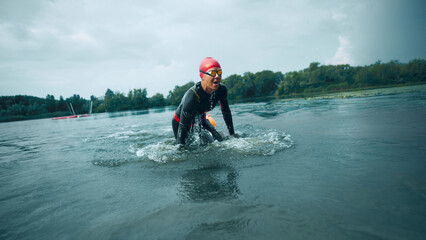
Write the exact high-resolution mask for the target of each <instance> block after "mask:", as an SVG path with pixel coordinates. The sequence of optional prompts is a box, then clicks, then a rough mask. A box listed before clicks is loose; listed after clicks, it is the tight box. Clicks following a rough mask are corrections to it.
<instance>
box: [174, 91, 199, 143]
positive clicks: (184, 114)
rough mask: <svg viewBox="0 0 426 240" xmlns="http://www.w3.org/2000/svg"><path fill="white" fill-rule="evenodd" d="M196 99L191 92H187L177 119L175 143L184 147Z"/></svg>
mask: <svg viewBox="0 0 426 240" xmlns="http://www.w3.org/2000/svg"><path fill="white" fill-rule="evenodd" d="M195 104H196V99H195V96H194V94H193V93H192V91H188V92H187V93H186V94H185V96H184V97H183V98H182V111H181V113H180V116H178V118H179V119H180V122H179V128H178V133H177V143H178V144H180V145H185V142H186V138H187V137H188V133H189V130H190V129H191V124H192V123H193V122H194V119H195V114H194V112H193V111H194V109H195Z"/></svg>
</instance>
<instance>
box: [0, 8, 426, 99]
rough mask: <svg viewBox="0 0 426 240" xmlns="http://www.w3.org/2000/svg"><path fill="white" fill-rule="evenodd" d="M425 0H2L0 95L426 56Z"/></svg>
mask: <svg viewBox="0 0 426 240" xmlns="http://www.w3.org/2000/svg"><path fill="white" fill-rule="evenodd" d="M425 9H426V1H424V0H353V1H352V0H322V1H318V0H282V1H278V0H277V1H273V0H223V1H221V0H216V1H212V0H210V1H202V0H188V1H185V0H181V1H170V0H169V1H163V0H155V1H151V0H150V1H136V0H121V1H111V0H68V1H65V0H50V1H48V0H39V1H36V0H28V1H25V0H0V95H3V96H4V95H17V94H25V95H32V96H38V97H43V98H44V97H46V95H47V94H53V95H54V96H55V97H56V99H58V98H59V96H60V95H62V96H63V97H64V98H67V97H70V96H72V95H73V94H79V95H80V96H81V97H83V98H86V99H88V98H89V97H90V95H95V96H103V95H104V94H105V91H106V90H107V88H110V89H111V90H113V91H119V92H123V93H126V94H127V92H128V91H129V90H130V89H134V88H146V89H147V91H148V96H152V95H154V94H155V93H162V94H164V96H165V97H166V96H167V93H168V91H170V90H173V88H174V86H176V85H183V84H185V83H187V82H189V81H195V82H196V81H199V74H198V66H199V63H200V61H201V60H202V59H203V58H204V57H207V56H211V57H214V58H216V59H217V60H219V62H220V63H221V65H222V68H223V71H224V77H227V76H229V75H231V74H240V75H242V74H243V73H244V72H258V71H262V70H272V71H281V72H283V73H286V72H289V71H295V70H302V69H304V68H306V67H308V66H309V63H311V62H314V61H317V62H320V63H321V64H343V63H348V64H351V65H353V66H357V65H369V64H372V63H374V62H376V61H377V60H381V61H382V62H388V61H390V60H399V61H400V62H404V63H406V62H408V61H410V60H412V59H414V58H426V44H425V43H426V14H425Z"/></svg>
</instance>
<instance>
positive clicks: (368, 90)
mask: <svg viewBox="0 0 426 240" xmlns="http://www.w3.org/2000/svg"><path fill="white" fill-rule="evenodd" d="M418 90H419V91H426V84H425V83H420V84H400V85H391V86H390V85H387V86H374V87H363V88H354V89H346V90H342V91H333V92H317V93H300V94H289V95H281V96H265V97H257V98H245V99H231V100H229V102H230V104H239V103H249V102H266V101H273V100H295V99H311V98H350V97H368V96H373V95H388V94H399V93H404V92H413V91H418ZM164 107H168V106H164ZM130 111H136V110H130ZM68 115H69V113H67V112H54V113H44V114H40V115H31V116H22V115H17V116H6V117H0V123H4V122H15V121H25V120H36V119H45V118H53V117H60V116H68Z"/></svg>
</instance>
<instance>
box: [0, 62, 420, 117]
mask: <svg viewBox="0 0 426 240" xmlns="http://www.w3.org/2000/svg"><path fill="white" fill-rule="evenodd" d="M222 83H223V84H224V85H226V86H227V88H228V98H229V99H230V100H231V101H232V100H236V101H238V100H244V99H253V98H260V97H272V96H273V97H279V98H282V97H288V96H294V95H296V96H299V95H301V94H302V95H303V94H317V93H329V92H337V91H346V90H351V89H363V88H374V87H385V86H397V85H407V84H424V83H426V61H425V60H424V59H414V60H412V61H410V62H408V63H400V62H398V61H390V62H388V63H382V62H380V61H377V62H376V63H374V64H371V65H369V66H356V67H352V66H350V65H347V64H346V65H321V64H320V63H318V62H313V63H311V64H310V65H309V67H308V68H305V69H303V70H300V71H292V72H288V73H285V74H283V73H281V72H273V71H269V70H264V71H261V72H257V73H251V72H246V73H244V74H243V75H238V74H233V75H230V76H228V77H226V78H224V79H222ZM193 85H194V82H192V81H191V82H188V83H186V84H184V85H182V86H175V87H174V89H173V90H172V91H169V93H168V95H167V97H164V96H163V94H160V93H157V94H155V95H153V96H152V97H147V90H146V88H144V89H133V90H130V91H129V92H128V93H127V95H126V94H124V93H120V92H114V91H112V90H111V89H107V90H106V92H105V95H104V96H103V97H100V98H97V97H95V96H91V97H90V100H86V99H84V98H81V97H80V96H79V95H77V94H74V95H73V96H72V97H69V98H67V99H64V98H63V97H62V96H60V97H59V99H55V97H54V96H53V95H47V96H46V98H38V97H33V96H23V95H17V96H3V97H0V122H4V121H15V120H26V119H35V118H45V117H56V116H65V115H67V114H68V115H69V114H70V109H69V105H68V104H72V106H73V109H74V111H75V113H76V114H84V113H87V112H88V111H89V107H90V101H92V103H93V112H94V113H99V112H115V111H127V110H141V109H147V108H152V107H162V106H169V105H174V106H176V105H178V104H179V103H180V101H181V99H182V97H183V95H184V94H185V92H186V91H187V90H188V89H189V88H190V87H191V86H193Z"/></svg>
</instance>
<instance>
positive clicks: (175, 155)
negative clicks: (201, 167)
mask: <svg viewBox="0 0 426 240" xmlns="http://www.w3.org/2000/svg"><path fill="white" fill-rule="evenodd" d="M239 128H240V129H244V130H243V131H241V132H238V131H237V134H238V135H239V136H240V137H239V138H230V137H227V138H226V140H225V141H223V142H217V141H215V142H213V143H211V144H208V143H207V142H206V141H203V139H202V138H200V137H199V135H198V134H194V135H193V136H192V137H193V139H192V141H191V143H190V144H189V145H188V146H187V150H184V151H178V150H177V149H176V146H175V145H173V144H171V141H170V140H166V141H163V142H157V143H154V144H149V145H147V146H144V147H142V148H139V149H137V150H136V155H137V156H138V157H139V158H140V160H149V161H154V162H158V163H167V162H174V161H184V160H189V159H195V160H197V159H211V158H238V157H244V156H256V155H257V156H271V155H274V154H275V153H276V152H279V151H283V150H285V149H288V148H290V147H291V146H292V145H293V141H292V140H291V136H290V135H289V134H286V133H284V132H280V131H278V130H275V129H263V128H255V127H253V126H251V125H246V126H240V127H239Z"/></svg>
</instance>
